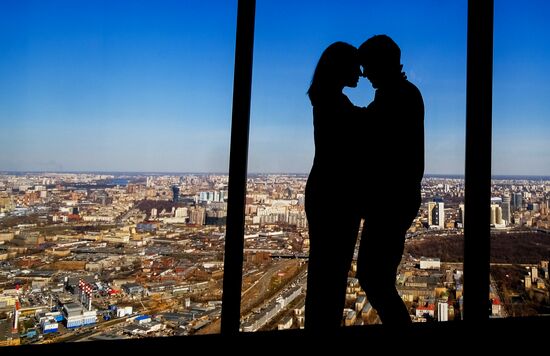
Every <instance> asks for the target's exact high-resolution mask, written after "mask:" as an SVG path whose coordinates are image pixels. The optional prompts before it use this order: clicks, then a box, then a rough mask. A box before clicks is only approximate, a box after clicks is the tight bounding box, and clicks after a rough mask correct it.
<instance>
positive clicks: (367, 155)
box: [306, 35, 424, 325]
mask: <svg viewBox="0 0 550 356" xmlns="http://www.w3.org/2000/svg"><path fill="white" fill-rule="evenodd" d="M359 58H360V61H361V65H362V66H363V75H364V76H365V77H367V78H368V79H369V80H370V82H371V83H372V86H373V87H374V88H375V89H376V94H375V97H374V101H373V102H372V103H371V104H370V105H369V106H368V107H367V115H366V116H365V118H364V120H362V121H361V122H362V124H363V125H364V126H363V129H362V130H361V131H362V132H363V134H364V139H362V140H361V142H360V144H361V146H360V150H362V152H361V153H360V155H359V157H360V160H361V162H360V164H361V165H362V166H363V172H366V173H363V174H365V177H364V178H365V179H364V180H363V181H364V184H365V186H364V187H363V188H361V190H362V191H363V192H364V194H363V196H362V205H363V209H362V214H363V217H364V218H365V225H364V227H363V232H362V235H361V245H360V248H359V256H358V261H357V274H356V276H357V278H358V279H359V282H360V284H361V287H362V288H363V289H364V290H365V292H366V293H367V298H368V300H369V302H370V303H371V305H372V306H373V307H374V308H375V309H376V311H377V312H378V315H379V316H380V319H381V320H382V323H383V324H391V325H405V324H409V323H410V322H411V319H410V316H409V312H408V310H407V308H406V306H405V304H404V303H403V301H402V299H401V297H400V296H399V294H398V292H397V290H396V288H395V280H396V273H397V268H398V266H399V263H400V261H401V256H402V254H403V247H404V242H405V233H406V231H407V229H408V228H409V227H410V225H411V222H412V220H413V219H414V218H415V217H416V215H417V212H418V208H419V206H420V181H421V180H422V176H423V174H424V103H423V100H422V95H421V94H420V91H419V90H418V89H417V88H416V86H414V85H413V84H412V83H410V82H409V81H408V80H407V79H406V76H405V74H404V73H403V72H402V71H401V69H402V67H403V66H402V65H401V50H400V49H399V47H398V46H397V44H396V43H395V42H394V41H393V40H392V39H391V38H390V37H388V36H386V35H377V36H374V37H372V38H370V39H368V40H367V41H366V42H364V43H363V44H362V45H361V46H360V47H359ZM306 317H307V316H306Z"/></svg>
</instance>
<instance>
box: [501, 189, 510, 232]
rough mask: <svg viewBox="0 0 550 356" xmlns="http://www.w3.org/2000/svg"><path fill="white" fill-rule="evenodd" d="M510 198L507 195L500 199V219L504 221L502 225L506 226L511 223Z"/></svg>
mask: <svg viewBox="0 0 550 356" xmlns="http://www.w3.org/2000/svg"><path fill="white" fill-rule="evenodd" d="M510 201H511V199H510V196H509V195H504V196H503V197H502V205H501V207H502V218H503V219H504V223H505V224H506V225H510V223H511V222H512V219H511V217H512V212H511V210H510Z"/></svg>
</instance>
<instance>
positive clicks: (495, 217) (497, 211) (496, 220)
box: [491, 204, 503, 225]
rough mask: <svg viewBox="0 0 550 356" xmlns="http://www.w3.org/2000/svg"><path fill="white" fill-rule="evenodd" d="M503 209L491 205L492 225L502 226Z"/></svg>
mask: <svg viewBox="0 0 550 356" xmlns="http://www.w3.org/2000/svg"><path fill="white" fill-rule="evenodd" d="M502 223H503V221H502V208H501V207H500V206H498V205H497V204H491V225H502Z"/></svg>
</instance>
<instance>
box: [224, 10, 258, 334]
mask: <svg viewBox="0 0 550 356" xmlns="http://www.w3.org/2000/svg"><path fill="white" fill-rule="evenodd" d="M255 11H256V0H239V2H238V9H237V40H236V46H235V73H234V81H233V109H232V119H231V147H230V157H229V185H228V191H229V197H228V201H227V225H226V234H225V256H224V277H223V296H222V320H221V333H222V334H224V335H236V334H238V333H239V327H240V314H241V284H242V268H243V249H244V210H245V200H246V175H247V163H248V136H249V135H248V132H249V128H250V95H251V88H252V59H253V49H254V18H255Z"/></svg>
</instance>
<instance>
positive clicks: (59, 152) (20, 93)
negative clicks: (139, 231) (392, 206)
mask: <svg viewBox="0 0 550 356" xmlns="http://www.w3.org/2000/svg"><path fill="white" fill-rule="evenodd" d="M316 4H317V3H316ZM214 5H215V6H212V3H208V4H205V3H203V2H199V1H186V2H179V1H160V2H154V3H153V2H150V1H135V2H124V1H122V2H117V3H111V2H108V1H97V2H94V3H72V2H70V1H62V0H59V1H52V2H48V3H43V2H40V1H9V2H4V3H3V4H2V5H0V8H2V11H0V14H1V15H0V18H1V21H0V38H1V39H2V40H1V41H0V51H2V53H4V54H5V55H4V56H2V58H0V75H1V76H2V78H3V80H2V82H1V83H0V124H1V125H2V131H1V132H0V150H1V151H2V155H1V156H0V170H3V171H38V172H44V171H64V172H72V171H82V172H85V171H122V172H124V171H126V172H129V171H133V172H135V171H140V172H143V171H145V172H147V171H153V172H173V171H176V172H177V171H182V172H204V173H214V172H227V170H228V160H229V135H230V126H231V102H232V84H233V83H232V81H233V64H234V44H235V24H236V1H220V2H214ZM317 5H318V6H313V3H311V2H308V1H304V2H299V3H294V2H288V3H286V5H281V3H280V2H272V1H259V2H258V4H257V13H256V34H255V52H254V67H253V87H252V103H251V104H252V105H251V129H250V151H249V171H250V172H265V173H275V172H280V173H282V172H296V173H307V172H308V171H309V169H310V168H311V163H312V159H313V152H314V147H313V127H312V122H311V121H312V119H311V107H310V104H309V101H308V99H307V96H306V95H305V92H306V91H307V86H308V84H309V81H310V79H311V74H312V73H313V69H314V67H315V64H316V62H317V60H318V58H319V56H320V53H321V52H322V50H323V49H324V48H325V47H326V46H327V45H328V44H330V43H331V42H334V41H336V40H344V41H347V42H349V43H351V44H354V45H359V44H360V43H361V42H362V41H364V40H365V39H366V38H368V37H370V36H372V35H374V34H376V33H387V34H389V35H390V36H392V37H393V38H394V39H395V40H396V42H397V43H398V44H399V45H400V46H401V49H402V63H403V64H404V70H405V72H406V73H407V75H408V77H409V79H410V80H411V81H412V82H413V83H415V84H416V85H417V86H418V87H419V88H420V90H421V91H422V93H423V96H424V100H425V103H426V129H425V134H426V174H451V175H453V174H463V172H464V142H465V137H464V135H465V106H466V100H465V90H466V10H467V2H466V1H458V2H453V3H452V4H440V3H438V2H435V1H418V2H415V3H414V6H413V4H411V3H410V2H405V1H404V2H402V3H400V4H397V5H396V4H391V6H390V5H388V4H383V3H377V4H373V3H370V2H364V1H348V2H345V3H337V2H335V3H333V4H327V3H322V4H320V5H319V4H317ZM549 6H550V5H548V4H546V3H544V2H542V1H533V2H530V3H527V4H522V7H521V8H518V7H517V6H515V5H513V3H512V2H508V1H500V2H496V3H495V36H494V38H495V48H494V100H493V118H494V119H493V128H494V129H493V173H494V174H495V175H542V176H544V175H550V171H549V169H550V168H549V167H550V154H549V153H548V152H549V151H548V143H547V141H548V140H547V139H546V137H548V136H549V134H550V125H549V124H548V122H547V121H548V120H545V118H546V117H548V115H549V114H550V106H548V105H547V103H546V99H545V98H547V97H548V89H547V85H546V83H547V82H548V79H550V78H548V73H547V71H546V67H547V66H548V64H550V62H549V60H548V58H549V54H550V47H549V45H548V43H547V42H548V41H546V40H545V38H546V34H547V33H548V30H549V29H550V28H549V26H548V25H546V24H545V22H544V16H543V14H544V13H545V11H543V10H542V9H548V8H549ZM395 8H398V9H400V10H399V12H398V13H396V12H395V11H394V9H395ZM350 9H353V11H350ZM449 14H453V16H449ZM346 93H347V94H348V95H349V96H350V98H351V99H352V101H353V102H354V103H355V104H357V105H367V104H368V103H369V101H370V100H371V99H372V95H373V90H372V88H371V86H370V84H369V83H368V81H366V80H365V79H361V81H360V84H359V87H358V88H357V89H353V90H346ZM389 140H391V137H389ZM390 142H391V141H390Z"/></svg>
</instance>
